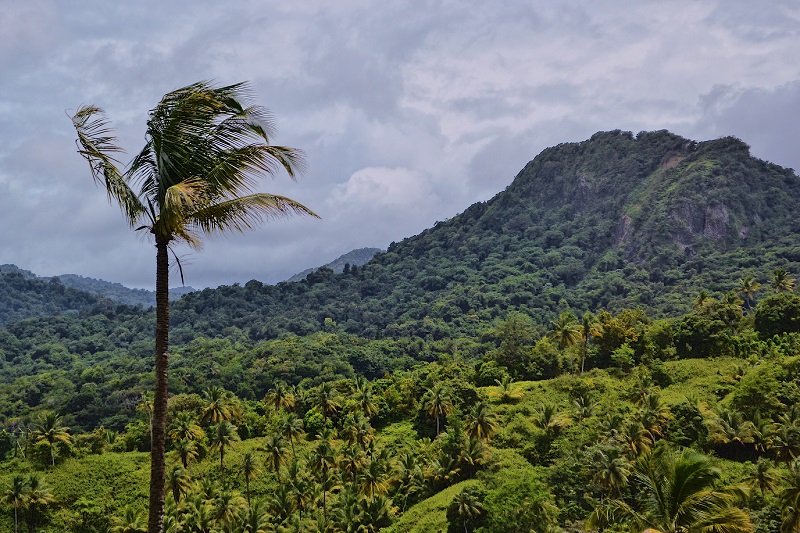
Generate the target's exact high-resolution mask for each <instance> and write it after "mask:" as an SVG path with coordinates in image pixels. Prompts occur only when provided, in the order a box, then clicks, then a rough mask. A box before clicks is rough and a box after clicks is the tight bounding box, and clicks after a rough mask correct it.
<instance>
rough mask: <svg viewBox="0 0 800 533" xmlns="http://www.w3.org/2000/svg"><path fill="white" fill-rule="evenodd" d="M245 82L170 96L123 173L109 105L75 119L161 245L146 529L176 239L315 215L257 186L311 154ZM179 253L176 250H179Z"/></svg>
mask: <svg viewBox="0 0 800 533" xmlns="http://www.w3.org/2000/svg"><path fill="white" fill-rule="evenodd" d="M247 96H248V86H247V85H246V84H243V83H239V84H235V85H230V86H225V87H215V86H213V85H212V84H211V83H209V82H198V83H195V84H192V85H189V86H187V87H183V88H181V89H178V90H176V91H173V92H170V93H168V94H166V95H165V96H164V97H163V98H162V100H161V101H160V102H159V103H158V105H156V107H155V108H154V109H153V110H152V111H150V116H149V120H148V121H147V131H146V133H145V139H146V142H145V146H144V148H143V149H142V150H141V151H140V152H139V153H138V154H137V155H136V156H135V157H134V158H133V160H132V161H131V162H130V164H129V165H128V166H127V167H126V168H125V169H124V170H123V169H120V167H119V166H118V164H119V161H118V160H117V159H116V157H117V155H118V154H119V153H120V152H121V151H122V150H121V149H120V148H119V147H118V146H117V145H116V139H115V138H114V137H113V135H112V133H111V130H110V129H109V127H108V121H107V119H106V118H105V115H104V113H103V111H102V110H101V109H100V108H98V107H96V106H93V105H88V106H83V107H81V108H80V109H79V110H78V111H77V113H75V115H74V116H73V117H72V122H73V125H74V126H75V129H76V132H77V135H78V142H77V144H78V153H79V154H81V155H82V156H83V157H84V158H86V159H87V161H88V162H89V166H90V169H91V172H92V176H93V178H94V179H95V181H96V182H97V183H99V184H102V185H103V186H104V187H105V189H106V192H107V194H108V197H109V200H113V201H115V202H117V203H118V204H119V206H120V208H121V209H122V213H123V216H124V218H125V220H126V221H127V222H128V223H129V224H130V226H131V227H132V228H136V229H137V230H144V231H147V232H149V233H150V234H152V235H153V238H154V240H155V246H156V335H155V361H156V362H155V376H156V385H155V391H154V395H153V432H152V433H153V435H152V436H153V445H152V450H151V478H150V510H149V517H148V532H149V533H160V532H161V531H162V523H163V514H164V489H165V487H164V482H165V446H166V444H165V437H166V419H167V371H168V366H169V364H168V347H169V301H168V290H169V253H170V250H171V247H172V246H173V245H175V244H177V243H186V244H188V245H189V246H190V247H193V248H195V249H199V248H201V246H202V241H201V239H200V237H201V235H204V234H222V233H228V232H237V231H244V230H246V229H250V228H252V227H254V226H255V225H257V224H258V223H259V222H261V221H262V220H263V219H264V218H275V217H284V216H288V215H292V214H300V215H311V216H316V215H315V214H314V213H313V212H312V211H311V210H309V209H308V208H306V207H305V206H303V205H302V204H299V203H298V202H295V201H294V200H291V199H289V198H286V197H283V196H277V195H274V194H266V193H258V192H254V191H255V187H256V185H257V178H258V177H260V176H263V175H265V174H266V175H272V174H275V173H276V172H277V171H278V170H279V169H280V168H284V169H285V170H286V171H287V172H288V173H289V175H290V176H292V177H294V176H295V174H296V172H297V171H298V170H301V169H302V167H303V154H302V152H300V151H299V150H296V149H294V148H287V147H283V146H273V145H271V144H270V137H271V135H272V132H273V126H272V120H271V116H270V115H269V113H267V112H266V110H265V109H264V108H262V107H259V106H255V105H251V104H250V103H248V101H247V100H248V99H247ZM173 254H174V251H173Z"/></svg>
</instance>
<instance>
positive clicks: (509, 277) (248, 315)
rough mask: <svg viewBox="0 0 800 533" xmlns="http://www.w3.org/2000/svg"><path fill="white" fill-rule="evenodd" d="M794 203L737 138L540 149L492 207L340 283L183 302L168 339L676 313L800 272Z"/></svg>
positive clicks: (612, 139)
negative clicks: (624, 311)
mask: <svg viewBox="0 0 800 533" xmlns="http://www.w3.org/2000/svg"><path fill="white" fill-rule="evenodd" d="M798 206H800V179H799V178H798V177H797V176H796V175H795V174H794V173H793V172H792V171H791V170H789V169H784V168H781V167H778V166H776V165H773V164H770V163H767V162H764V161H761V160H758V159H755V158H753V157H751V156H750V155H749V149H748V147H747V145H746V144H744V143H743V142H742V141H740V140H738V139H733V138H723V139H718V140H714V141H707V142H701V143H698V142H694V141H691V140H688V139H684V138H682V137H680V136H677V135H674V134H671V133H669V132H666V131H658V132H643V133H640V134H639V135H637V136H634V135H632V134H631V133H628V132H620V131H612V132H601V133H598V134H596V135H594V136H592V138H591V139H589V140H587V141H584V142H581V143H569V144H562V145H559V146H556V147H553V148H549V149H547V150H545V151H543V152H542V153H541V154H540V155H539V156H537V157H536V158H535V159H534V160H533V161H531V162H530V163H529V164H528V165H526V167H525V168H524V169H523V170H522V171H521V172H520V173H519V174H518V175H517V177H516V178H515V180H514V182H513V183H512V184H511V185H510V186H509V187H508V188H507V189H506V190H505V191H503V192H501V193H500V194H498V195H497V196H495V197H494V198H492V199H491V200H489V201H488V202H485V203H477V204H474V205H473V206H471V207H470V208H468V209H467V210H466V211H465V212H464V213H462V214H461V215H458V216H456V217H453V218H452V219H450V220H448V221H447V222H440V223H438V224H437V225H436V226H435V227H433V228H430V229H428V230H426V231H424V232H422V233H421V234H419V235H417V236H414V237H411V238H408V239H405V240H403V241H402V242H400V243H396V244H395V243H393V244H392V245H390V246H389V249H388V251H387V252H386V253H384V254H378V255H377V256H376V257H375V258H374V259H373V260H372V261H370V262H369V263H368V264H366V265H365V266H364V267H362V268H359V269H354V271H351V272H350V273H348V274H342V275H335V274H333V273H332V272H330V271H324V270H322V271H318V272H315V273H312V274H310V275H309V276H308V277H307V278H306V280H304V281H303V282H301V283H295V284H292V285H291V286H288V285H286V284H279V285H278V286H266V285H263V284H261V283H259V282H256V281H251V282H249V283H247V284H246V285H245V286H233V287H220V288H219V289H217V290H214V291H208V290H207V291H202V292H198V293H194V294H192V295H189V296H188V297H187V298H185V299H184V300H182V301H181V302H180V303H179V304H178V305H177V306H176V307H177V308H176V313H175V315H174V316H175V325H176V326H177V327H176V331H177V332H180V331H181V330H182V329H183V328H186V327H188V326H191V327H192V328H196V327H199V328H201V330H203V331H207V332H208V333H209V334H214V333H215V332H218V331H219V328H220V327H223V326H222V324H225V325H226V326H227V327H230V326H235V327H238V328H240V329H241V330H243V331H244V332H246V334H247V335H248V336H249V337H250V338H251V339H261V338H273V337H275V336H277V335H280V334H281V333H282V332H287V331H288V332H293V333H297V334H305V333H309V332H312V331H317V330H320V329H322V328H323V327H324V325H325V323H326V321H325V319H326V318H328V319H331V321H332V323H335V324H336V325H337V327H338V328H341V329H344V330H345V331H348V332H351V333H357V334H360V335H366V336H370V337H381V336H421V337H425V336H428V335H430V336H433V337H434V338H442V337H445V336H448V335H452V334H458V333H466V334H473V333H475V332H476V331H478V330H479V329H480V327H481V326H480V324H485V323H487V322H490V321H491V320H493V319H494V318H495V317H497V316H504V315H505V314H506V313H507V312H508V311H509V310H519V311H522V312H523V313H526V314H529V315H531V316H533V317H534V318H535V319H537V321H539V322H540V323H547V321H548V320H549V319H550V318H551V317H552V316H553V315H554V314H555V313H557V312H558V311H559V310H562V309H564V308H565V307H571V308H573V309H575V310H576V311H583V310H593V311H596V310H598V309H601V308H609V309H611V310H619V309H621V308H624V307H636V306H641V307H644V308H646V309H647V310H648V311H649V312H650V313H652V314H655V315H661V316H665V315H666V316H669V315H677V314H680V313H683V312H685V311H687V310H688V309H689V308H690V307H691V299H692V298H693V297H694V296H695V295H696V294H697V292H698V291H699V290H700V289H707V290H709V291H712V292H727V291H728V290H730V289H732V288H733V286H734V284H735V282H736V280H737V279H738V278H739V277H741V276H743V275H746V274H751V275H754V276H755V277H756V278H760V279H761V280H762V281H764V278H765V274H766V273H767V272H769V271H771V270H772V269H774V268H778V267H781V268H786V269H788V270H789V271H790V272H795V273H796V272H798V271H800V243H798V239H797V238H796V235H797V234H798V233H800V209H799V208H798ZM234 308H235V313H233V316H232V314H231V313H229V312H228V311H226V309H229V310H232V309H234ZM209 314H210V315H211V316H209ZM332 323H331V322H330V321H329V322H328V324H329V326H330V325H331V324H332Z"/></svg>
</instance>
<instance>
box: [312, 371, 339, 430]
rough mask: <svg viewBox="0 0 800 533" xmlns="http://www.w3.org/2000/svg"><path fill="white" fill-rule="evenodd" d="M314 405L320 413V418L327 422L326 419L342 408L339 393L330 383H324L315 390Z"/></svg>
mask: <svg viewBox="0 0 800 533" xmlns="http://www.w3.org/2000/svg"><path fill="white" fill-rule="evenodd" d="M316 404H317V407H319V410H320V411H321V412H322V418H323V419H325V421H326V422H327V420H328V418H329V417H330V416H331V415H332V414H334V413H335V412H337V411H338V410H339V409H340V408H341V407H342V402H341V400H340V398H339V391H337V390H336V387H334V386H333V384H332V383H331V382H330V381H326V382H325V383H323V384H322V385H320V386H319V389H318V390H317V397H316Z"/></svg>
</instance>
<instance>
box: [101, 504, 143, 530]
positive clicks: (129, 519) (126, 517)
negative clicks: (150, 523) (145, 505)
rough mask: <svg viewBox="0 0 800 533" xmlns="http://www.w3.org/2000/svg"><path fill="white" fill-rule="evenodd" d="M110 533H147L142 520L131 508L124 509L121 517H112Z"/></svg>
mask: <svg viewBox="0 0 800 533" xmlns="http://www.w3.org/2000/svg"><path fill="white" fill-rule="evenodd" d="M111 523H112V524H113V525H112V526H111V529H110V530H109V531H111V533H145V532H146V531H147V529H146V527H145V523H144V520H143V519H142V517H141V516H139V514H138V513H137V512H136V510H135V509H134V508H133V507H131V506H128V507H125V509H124V510H123V512H122V517H121V518H119V517H116V516H115V517H114V518H112V519H111Z"/></svg>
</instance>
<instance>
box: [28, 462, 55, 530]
mask: <svg viewBox="0 0 800 533" xmlns="http://www.w3.org/2000/svg"><path fill="white" fill-rule="evenodd" d="M26 483H27V486H28V490H27V494H26V495H25V506H26V507H27V508H28V531H29V532H30V533H33V532H34V530H35V527H36V519H37V513H38V511H39V509H41V508H42V507H46V506H48V505H50V504H51V503H53V502H54V501H56V499H55V498H54V497H53V493H52V492H51V491H50V487H48V486H47V485H46V484H45V483H44V481H43V480H42V478H41V477H40V476H39V474H30V475H28V479H27V482H26Z"/></svg>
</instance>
